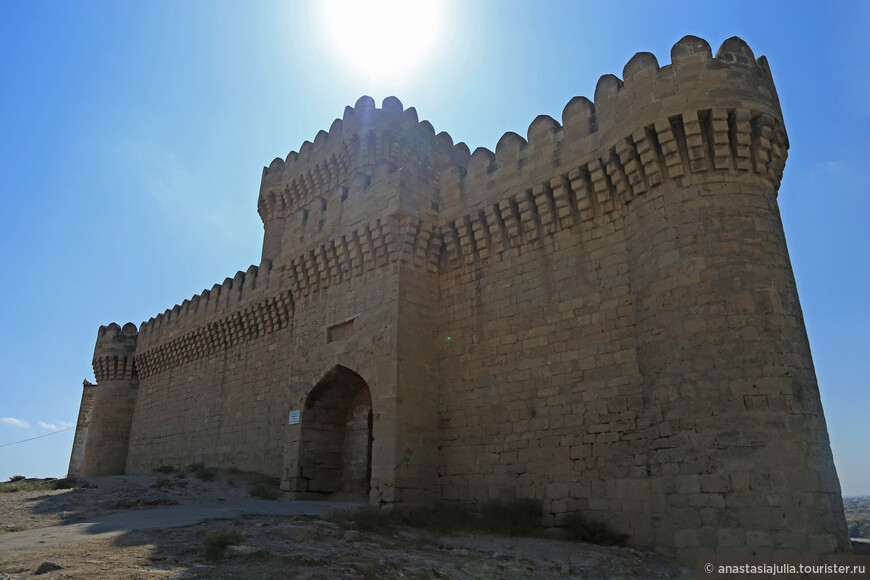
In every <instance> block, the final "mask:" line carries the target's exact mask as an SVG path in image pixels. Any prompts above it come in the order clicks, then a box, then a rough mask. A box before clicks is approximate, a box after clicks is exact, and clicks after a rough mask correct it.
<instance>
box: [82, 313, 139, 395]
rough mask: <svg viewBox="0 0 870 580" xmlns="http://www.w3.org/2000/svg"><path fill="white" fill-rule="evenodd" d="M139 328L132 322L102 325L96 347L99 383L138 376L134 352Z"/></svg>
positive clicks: (95, 359) (95, 370) (95, 363)
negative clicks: (122, 325) (121, 325)
mask: <svg viewBox="0 0 870 580" xmlns="http://www.w3.org/2000/svg"><path fill="white" fill-rule="evenodd" d="M138 338H139V330H138V329H137V328H136V325H135V324H133V323H132V322H128V323H127V324H125V325H124V327H123V328H121V327H120V326H119V325H118V324H116V323H114V322H113V323H111V324H109V325H108V326H101V327H100V330H99V331H98V332H97V344H96V346H95V347H94V359H93V367H94V376H95V377H96V379H97V384H103V383H105V382H106V381H129V380H132V379H133V378H134V377H135V376H136V364H135V361H134V357H133V355H134V353H135V352H136V344H137V341H138Z"/></svg>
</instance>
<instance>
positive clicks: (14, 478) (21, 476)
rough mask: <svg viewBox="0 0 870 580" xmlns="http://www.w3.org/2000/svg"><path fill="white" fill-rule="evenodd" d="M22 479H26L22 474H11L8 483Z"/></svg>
mask: <svg viewBox="0 0 870 580" xmlns="http://www.w3.org/2000/svg"><path fill="white" fill-rule="evenodd" d="M22 479H27V478H26V477H24V476H23V475H13V476H12V477H10V478H9V483H15V482H16V481H21V480H22Z"/></svg>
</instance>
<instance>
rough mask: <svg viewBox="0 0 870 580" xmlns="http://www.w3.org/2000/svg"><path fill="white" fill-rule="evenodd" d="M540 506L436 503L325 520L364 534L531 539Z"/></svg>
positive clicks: (343, 513) (342, 513) (529, 502)
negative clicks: (400, 531) (407, 530)
mask: <svg viewBox="0 0 870 580" xmlns="http://www.w3.org/2000/svg"><path fill="white" fill-rule="evenodd" d="M541 513H542V508H541V503H540V502H539V501H537V500H533V499H516V500H509V501H492V502H486V503H484V504H481V505H480V506H478V509H475V507H474V506H471V505H468V504H462V503H457V502H443V501H436V502H432V503H428V504H422V505H409V506H395V507H394V508H393V509H390V510H382V509H380V508H378V507H377V506H372V505H365V506H360V507H357V508H354V509H350V510H337V511H334V512H332V513H331V514H330V515H329V516H328V519H330V520H331V521H333V522H335V523H337V524H338V525H340V526H342V527H353V528H356V529H359V530H365V531H386V530H389V529H391V528H395V527H396V526H411V527H415V528H423V529H426V530H429V531H432V532H437V533H447V532H453V531H456V530H477V531H482V532H489V533H496V534H506V535H511V536H519V535H531V534H533V533H535V532H536V531H538V530H539V529H540V526H541Z"/></svg>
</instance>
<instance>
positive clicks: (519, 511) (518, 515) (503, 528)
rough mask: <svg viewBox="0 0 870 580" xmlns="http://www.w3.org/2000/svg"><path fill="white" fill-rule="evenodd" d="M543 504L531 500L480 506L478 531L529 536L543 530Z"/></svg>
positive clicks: (524, 499) (525, 499)
mask: <svg viewBox="0 0 870 580" xmlns="http://www.w3.org/2000/svg"><path fill="white" fill-rule="evenodd" d="M543 512H544V510H543V507H542V506H541V502H540V501H538V500H536V499H531V498H523V497H521V498H517V499H510V500H493V501H488V502H485V503H483V504H481V506H480V515H479V517H478V522H477V524H478V529H481V530H483V531H485V532H491V533H494V534H505V535H508V536H528V535H531V534H533V533H534V532H536V531H538V530H539V529H540V528H541V515H542V514H543Z"/></svg>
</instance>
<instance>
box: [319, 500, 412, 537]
mask: <svg viewBox="0 0 870 580" xmlns="http://www.w3.org/2000/svg"><path fill="white" fill-rule="evenodd" d="M395 511H396V510H382V509H381V508H379V507H378V506H376V505H361V506H358V507H356V508H352V509H346V510H335V511H332V512H330V513H329V515H328V516H327V519H328V520H330V521H332V522H334V523H336V524H338V525H340V526H341V527H343V528H351V527H352V528H356V529H359V530H365V531H367V532H376V531H381V530H387V529H390V528H392V527H395V526H396V525H397V524H399V523H400V522H399V521H398V518H396V514H395Z"/></svg>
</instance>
